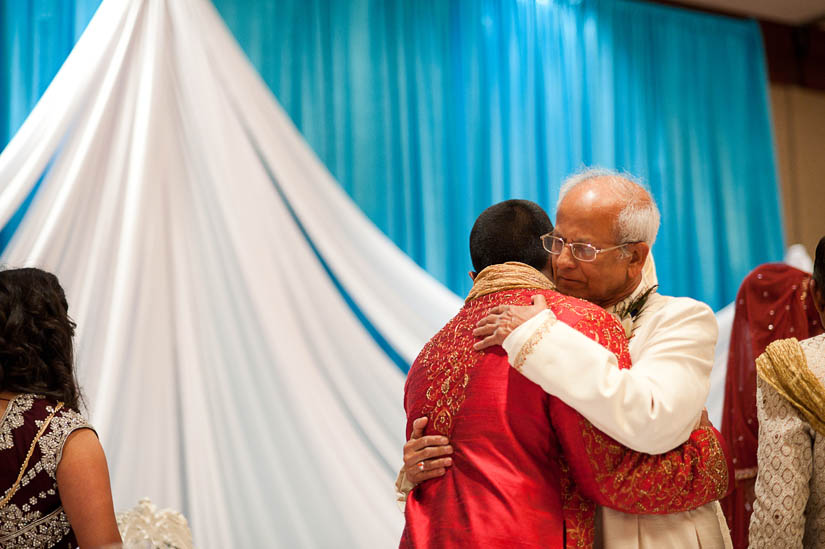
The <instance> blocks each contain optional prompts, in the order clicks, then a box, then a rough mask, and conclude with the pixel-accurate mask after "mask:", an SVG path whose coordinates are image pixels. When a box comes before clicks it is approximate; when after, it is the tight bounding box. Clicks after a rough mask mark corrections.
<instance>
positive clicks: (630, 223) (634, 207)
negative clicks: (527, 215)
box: [556, 168, 659, 246]
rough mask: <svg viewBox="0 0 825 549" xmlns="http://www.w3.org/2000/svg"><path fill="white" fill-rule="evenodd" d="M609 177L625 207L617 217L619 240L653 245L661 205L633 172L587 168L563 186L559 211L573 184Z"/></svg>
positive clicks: (558, 203) (560, 192)
mask: <svg viewBox="0 0 825 549" xmlns="http://www.w3.org/2000/svg"><path fill="white" fill-rule="evenodd" d="M597 178H598V179H606V180H608V182H609V184H610V189H611V190H612V191H613V192H614V193H615V195H616V197H617V198H619V199H620V200H622V201H623V202H624V204H625V205H624V207H623V208H622V210H621V211H620V212H619V216H618V217H617V218H616V226H615V231H616V239H617V240H616V242H617V243H625V242H646V243H647V244H648V246H653V243H654V242H655V241H656V233H658V232H659V208H657V207H656V201H655V200H653V196H651V194H650V192H649V191H648V190H647V188H645V186H644V185H643V184H642V183H641V182H640V181H639V180H638V179H637V178H635V177H633V176H632V175H630V174H629V173H619V172H615V171H613V170H607V169H605V168H586V169H584V170H582V171H580V172H577V173H575V174H573V175H571V176H570V177H568V178H567V179H565V180H564V183H563V184H562V186H561V189H560V190H559V201H558V202H557V203H556V211H558V207H559V205H560V204H561V201H562V200H563V199H564V197H565V195H567V193H568V192H570V190H571V189H572V188H573V187H576V186H578V185H579V184H581V183H584V182H586V181H590V180H593V179H597Z"/></svg>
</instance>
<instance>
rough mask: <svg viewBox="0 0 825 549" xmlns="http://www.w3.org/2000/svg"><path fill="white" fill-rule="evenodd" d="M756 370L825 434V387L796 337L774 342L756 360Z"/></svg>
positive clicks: (813, 425)
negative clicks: (812, 368)
mask: <svg viewBox="0 0 825 549" xmlns="http://www.w3.org/2000/svg"><path fill="white" fill-rule="evenodd" d="M756 371H757V373H758V374H759V377H761V378H762V379H764V380H765V381H766V382H767V383H769V384H770V385H771V387H773V388H774V389H776V390H777V392H778V393H779V394H780V395H782V396H783V397H785V398H786V399H787V400H788V402H790V403H791V404H792V405H793V406H794V407H795V408H796V409H797V410H799V411H800V412H801V413H802V415H803V416H804V417H805V419H806V420H807V421H808V423H810V425H811V427H813V428H814V429H815V430H816V431H817V432H818V433H820V434H821V435H823V436H825V387H823V386H822V383H820V381H819V380H818V379H817V378H816V376H814V374H813V372H811V369H810V368H808V361H807V360H806V359H805V352H804V351H803V350H802V347H801V346H800V345H799V341H797V340H796V338H795V337H792V338H790V339H780V340H778V341H774V342H773V343H771V344H770V345H768V347H767V348H766V349H765V352H764V353H762V354H761V355H759V358H757V359H756Z"/></svg>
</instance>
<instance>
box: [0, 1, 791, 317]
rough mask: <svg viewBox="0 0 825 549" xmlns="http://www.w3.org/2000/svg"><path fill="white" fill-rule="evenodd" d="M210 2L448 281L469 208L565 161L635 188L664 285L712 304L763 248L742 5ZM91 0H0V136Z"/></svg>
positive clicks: (284, 100) (758, 54)
mask: <svg viewBox="0 0 825 549" xmlns="http://www.w3.org/2000/svg"><path fill="white" fill-rule="evenodd" d="M213 2H214V4H215V6H216V7H217V8H218V10H219V11H220V13H221V15H222V16H223V17H224V20H225V21H226V22H227V25H228V26H229V27H230V29H231V30H232V31H233V33H234V34H235V36H236V37H237V39H238V40H239V42H240V43H241V45H242V46H243V48H244V49H245V51H246V52H247V54H248V55H249V57H250V59H251V60H252V62H253V64H254V65H255V66H256V67H257V68H258V70H259V71H260V73H261V75H262V76H263V78H264V80H265V81H266V82H267V83H268V85H269V86H270V88H271V89H272V90H273V92H274V93H275V95H276V97H277V98H278V99H279V100H280V102H281V104H282V105H283V106H284V108H285V109H286V110H287V112H288V113H289V114H290V116H291V117H292V119H293V120H294V121H295V123H296V124H297V126H298V127H299V128H300V129H301V131H302V132H303V134H304V135H305V136H306V138H307V140H308V141H309V143H310V145H311V146H312V147H313V148H314V149H315V151H316V152H317V153H318V155H319V156H320V157H321V159H322V160H323V161H324V162H325V163H326V165H327V166H328V167H329V169H330V170H331V171H332V173H333V174H334V175H335V176H336V177H337V178H338V180H339V181H340V182H341V184H342V185H343V187H344V188H345V189H346V190H347V192H349V194H350V195H351V196H352V197H353V198H354V199H355V201H356V202H357V203H358V204H359V205H360V206H361V208H362V209H363V210H364V211H365V212H366V213H367V215H368V216H369V217H370V218H371V219H372V220H373V221H374V222H375V223H376V224H377V225H378V226H379V227H380V228H381V229H382V230H383V231H384V232H385V233H386V234H388V235H389V236H390V237H391V238H392V239H393V240H394V241H395V242H396V243H397V244H398V245H399V246H400V247H401V248H402V249H404V250H405V251H406V252H407V253H408V254H409V255H410V256H411V257H412V258H413V259H415V260H416V261H417V262H418V263H419V264H421V265H422V266H423V267H425V268H426V269H427V270H428V271H430V272H431V273H432V274H434V275H435V276H436V277H438V278H439V279H440V280H442V281H443V282H445V283H446V284H447V285H448V286H449V287H450V288H451V289H453V290H454V291H456V292H457V293H459V294H464V293H465V292H466V291H467V290H468V288H469V285H470V280H469V277H467V274H466V273H467V271H469V270H470V268H471V267H470V260H469V254H468V251H467V241H468V235H469V231H470V227H471V225H472V222H473V220H474V219H475V217H476V216H477V215H478V213H480V212H481V210H483V209H484V208H485V207H487V206H489V205H490V204H491V203H493V202H496V201H499V200H503V199H506V198H527V199H531V200H535V201H537V202H538V203H540V204H541V205H542V206H544V207H546V208H547V209H548V211H549V212H550V213H551V217H552V216H553V214H554V212H555V195H556V193H557V191H558V188H559V186H560V183H561V181H562V179H563V178H564V177H565V176H566V175H568V174H569V173H571V172H572V171H575V170H577V169H578V168H580V167H581V166H582V165H585V164H586V165H593V164H597V165H601V166H604V167H610V168H616V169H620V170H627V171H629V172H631V173H633V174H636V175H637V176H640V177H641V178H642V179H643V180H644V181H646V182H647V183H648V185H649V186H650V187H651V189H652V191H653V194H654V196H655V197H656V199H657V201H658V203H659V205H660V208H661V210H662V219H663V224H662V230H661V232H660V235H659V240H658V242H657V244H656V246H655V247H654V252H655V255H656V259H657V265H658V270H659V278H660V281H661V285H662V291H664V292H666V293H670V294H676V295H690V296H693V297H696V298H698V299H702V300H704V301H706V302H708V303H709V304H710V305H711V306H712V307H714V308H720V307H722V306H724V305H725V304H727V303H728V302H730V301H731V300H732V299H733V298H734V296H735V294H736V290H737V288H738V285H739V283H740V281H741V280H742V279H743V278H744V276H745V274H747V272H748V271H749V270H750V269H752V268H753V267H755V266H756V265H758V264H760V263H764V262H767V261H776V260H779V259H781V256H782V251H783V247H784V240H783V231H782V222H781V205H780V203H779V194H778V186H777V181H776V170H775V162H774V152H773V146H772V135H771V125H770V113H769V104H768V90H767V76H766V69H765V60H764V55H763V51H762V42H761V37H760V34H759V28H758V25H757V24H756V23H754V22H751V21H742V20H736V19H730V18H725V17H719V16H713V15H706V14H700V13H694V12H690V11H686V10H682V9H677V8H670V7H663V6H657V5H652V4H645V3H641V2H631V1H622V0H615V1H607V0H602V1H599V0H583V1H558V0H557V1H551V0H546V1H540V0H529V1H526V0H525V1H520V0H486V1H477V2H444V1H442V0H415V1H410V0H347V1H332V0H278V1H277V2H276V1H262V0H258V1H243V0H213ZM96 4H97V2H96V1H93V0H89V1H85V2H72V1H65V2H64V1H60V0H53V1H51V2H46V1H36V2H22V3H18V2H14V1H11V0H5V1H4V2H3V12H2V14H3V21H2V23H1V24H2V31H3V37H2V46H3V51H2V52H0V63H3V67H2V69H3V71H2V76H0V77H2V78H3V79H4V80H3V87H2V90H1V91H0V93H2V96H0V108H2V109H3V111H2V115H0V116H2V118H0V122H2V127H3V129H2V131H3V132H4V134H3V135H2V136H0V138H5V140H7V139H8V138H9V136H10V135H12V134H13V132H14V131H15V130H16V129H17V127H18V126H19V124H20V122H22V119H23V118H24V117H25V113H27V112H28V111H29V110H30V109H31V108H32V107H33V105H34V102H35V100H36V98H37V97H39V94H40V93H42V91H43V89H44V87H45V85H46V84H47V82H48V79H49V78H50V77H51V76H50V75H51V74H53V73H54V71H55V70H56V68H57V67H58V66H59V64H60V63H61V62H62V60H63V58H64V57H65V55H66V53H68V50H69V48H70V46H71V44H72V43H73V40H74V39H75V38H76V36H77V35H78V32H79V30H80V29H82V27H83V25H84V24H85V22H86V21H87V20H88V18H89V16H90V15H91V13H92V11H93V9H94V7H95V5H96Z"/></svg>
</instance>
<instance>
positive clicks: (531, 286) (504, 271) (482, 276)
mask: <svg viewBox="0 0 825 549" xmlns="http://www.w3.org/2000/svg"><path fill="white" fill-rule="evenodd" d="M555 289H556V286H555V285H554V284H553V283H552V282H551V281H550V279H549V278H547V277H546V276H544V275H543V274H541V272H540V271H537V270H536V269H534V268H533V267H531V266H530V265H527V264H525V263H519V262H517V261H509V262H507V263H502V264H500V265H490V266H489V267H487V268H485V269H484V270H482V271H481V272H480V273H478V274H477V275H476V277H475V279H474V280H473V287H472V289H471V290H470V293H469V294H467V299H465V300H464V302H465V303H469V302H470V301H473V300H474V299H478V298H479V297H483V296H485V295H489V294H492V293H496V292H503V291H506V290H555Z"/></svg>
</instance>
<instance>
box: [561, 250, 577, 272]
mask: <svg viewBox="0 0 825 549" xmlns="http://www.w3.org/2000/svg"><path fill="white" fill-rule="evenodd" d="M556 268H557V269H575V268H576V259H575V258H574V257H573V252H572V251H571V250H570V246H565V247H564V248H562V249H561V253H560V254H559V255H558V256H557V257H556Z"/></svg>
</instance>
